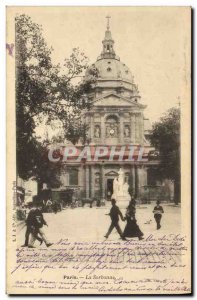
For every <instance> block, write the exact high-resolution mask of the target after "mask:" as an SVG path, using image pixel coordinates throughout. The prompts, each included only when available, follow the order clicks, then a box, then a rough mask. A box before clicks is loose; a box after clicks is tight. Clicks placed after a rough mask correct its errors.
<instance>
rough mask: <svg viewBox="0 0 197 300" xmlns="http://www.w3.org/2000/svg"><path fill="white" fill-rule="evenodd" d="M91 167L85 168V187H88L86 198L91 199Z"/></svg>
mask: <svg viewBox="0 0 197 300" xmlns="http://www.w3.org/2000/svg"><path fill="white" fill-rule="evenodd" d="M89 184H90V183H89V166H87V165H86V166H85V187H86V198H89V197H90V185H89Z"/></svg>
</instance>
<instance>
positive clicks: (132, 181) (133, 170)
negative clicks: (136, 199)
mask: <svg viewBox="0 0 197 300" xmlns="http://www.w3.org/2000/svg"><path fill="white" fill-rule="evenodd" d="M131 189H132V194H133V196H134V195H135V166H134V165H133V166H131Z"/></svg>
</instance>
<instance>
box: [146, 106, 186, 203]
mask: <svg viewBox="0 0 197 300" xmlns="http://www.w3.org/2000/svg"><path fill="white" fill-rule="evenodd" d="M150 141H151V144H152V145H153V146H154V147H155V148H156V150H158V151H159V157H160V161H161V163H160V165H159V167H158V170H157V173H158V176H159V177H160V178H161V179H164V178H168V179H171V180H173V181H174V182H175V198H176V201H177V199H178V200H179V198H180V109H179V108H171V109H170V110H169V111H168V112H167V113H166V114H165V115H164V116H163V117H162V118H161V119H160V121H159V122H156V123H155V124H154V125H153V131H152V135H151V137H150Z"/></svg>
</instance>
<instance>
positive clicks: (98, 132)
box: [94, 126, 100, 138]
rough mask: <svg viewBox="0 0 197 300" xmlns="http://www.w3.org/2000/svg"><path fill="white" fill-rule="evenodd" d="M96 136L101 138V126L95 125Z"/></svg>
mask: <svg viewBox="0 0 197 300" xmlns="http://www.w3.org/2000/svg"><path fill="white" fill-rule="evenodd" d="M94 136H95V137H96V138H100V127H99V126H95V131H94Z"/></svg>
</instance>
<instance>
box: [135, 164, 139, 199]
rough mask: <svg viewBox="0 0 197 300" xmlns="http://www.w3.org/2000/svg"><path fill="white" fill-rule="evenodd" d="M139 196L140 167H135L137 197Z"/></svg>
mask: <svg viewBox="0 0 197 300" xmlns="http://www.w3.org/2000/svg"><path fill="white" fill-rule="evenodd" d="M138 196H139V167H138V166H135V197H136V198H137V197H138Z"/></svg>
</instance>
